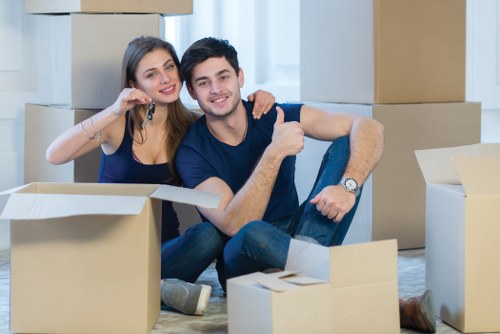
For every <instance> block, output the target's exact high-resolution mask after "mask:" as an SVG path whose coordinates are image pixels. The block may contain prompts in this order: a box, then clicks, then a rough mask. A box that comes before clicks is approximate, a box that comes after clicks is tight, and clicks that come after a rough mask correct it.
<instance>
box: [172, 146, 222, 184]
mask: <svg viewBox="0 0 500 334" xmlns="http://www.w3.org/2000/svg"><path fill="white" fill-rule="evenodd" d="M175 166H176V168H177V171H178V173H179V175H180V177H181V179H182V183H183V184H184V186H185V187H187V188H195V187H196V186H198V185H199V184H200V183H202V182H203V181H205V180H207V179H208V178H210V177H212V176H217V173H216V171H215V169H214V168H213V167H212V165H211V164H210V163H209V162H208V161H207V160H206V159H205V158H204V157H203V156H202V155H201V154H199V152H197V151H196V150H195V149H193V148H191V147H189V146H185V145H181V146H180V147H179V149H178V151H177V155H176V156H175Z"/></svg>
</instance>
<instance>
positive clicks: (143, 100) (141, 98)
mask: <svg viewBox="0 0 500 334" xmlns="http://www.w3.org/2000/svg"><path fill="white" fill-rule="evenodd" d="M151 101H152V99H151V98H150V97H149V96H148V95H147V94H146V93H144V92H143V91H141V90H138V89H135V88H125V89H124V90H122V92H121V93H120V95H118V98H117V99H116V101H115V103H113V105H112V106H111V110H112V111H113V113H114V114H116V115H118V116H122V115H125V113H126V112H127V111H128V110H130V109H132V108H134V107H135V106H136V105H138V104H148V103H150V102H151Z"/></svg>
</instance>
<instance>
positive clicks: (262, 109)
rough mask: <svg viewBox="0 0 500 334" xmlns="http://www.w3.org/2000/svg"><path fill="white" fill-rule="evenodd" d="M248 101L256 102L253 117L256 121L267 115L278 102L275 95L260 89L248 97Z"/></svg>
mask: <svg viewBox="0 0 500 334" xmlns="http://www.w3.org/2000/svg"><path fill="white" fill-rule="evenodd" d="M247 99H248V101H250V102H254V105H253V110H252V115H253V118H255V119H259V118H261V117H262V115H264V114H267V112H268V111H269V110H270V109H271V108H272V106H273V105H274V103H275V102H276V99H275V98H274V95H273V94H271V93H269V92H267V91H265V90H260V89H259V90H258V91H256V92H255V93H252V94H250V95H248V97H247Z"/></svg>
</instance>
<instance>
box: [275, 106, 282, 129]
mask: <svg viewBox="0 0 500 334" xmlns="http://www.w3.org/2000/svg"><path fill="white" fill-rule="evenodd" d="M276 111H277V116H276V122H275V123H274V124H275V125H276V124H283V123H284V122H285V112H284V111H283V109H281V108H280V107H276Z"/></svg>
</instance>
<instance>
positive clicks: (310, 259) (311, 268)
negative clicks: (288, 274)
mask: <svg viewBox="0 0 500 334" xmlns="http://www.w3.org/2000/svg"><path fill="white" fill-rule="evenodd" d="M285 269H286V270H292V271H300V272H301V273H302V274H303V275H305V276H310V277H315V278H317V279H321V280H324V281H330V248H329V247H325V246H321V245H315V244H312V243H310V242H305V241H302V240H298V239H292V240H291V241H290V246H289V247H288V257H287V259H286V265H285Z"/></svg>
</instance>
